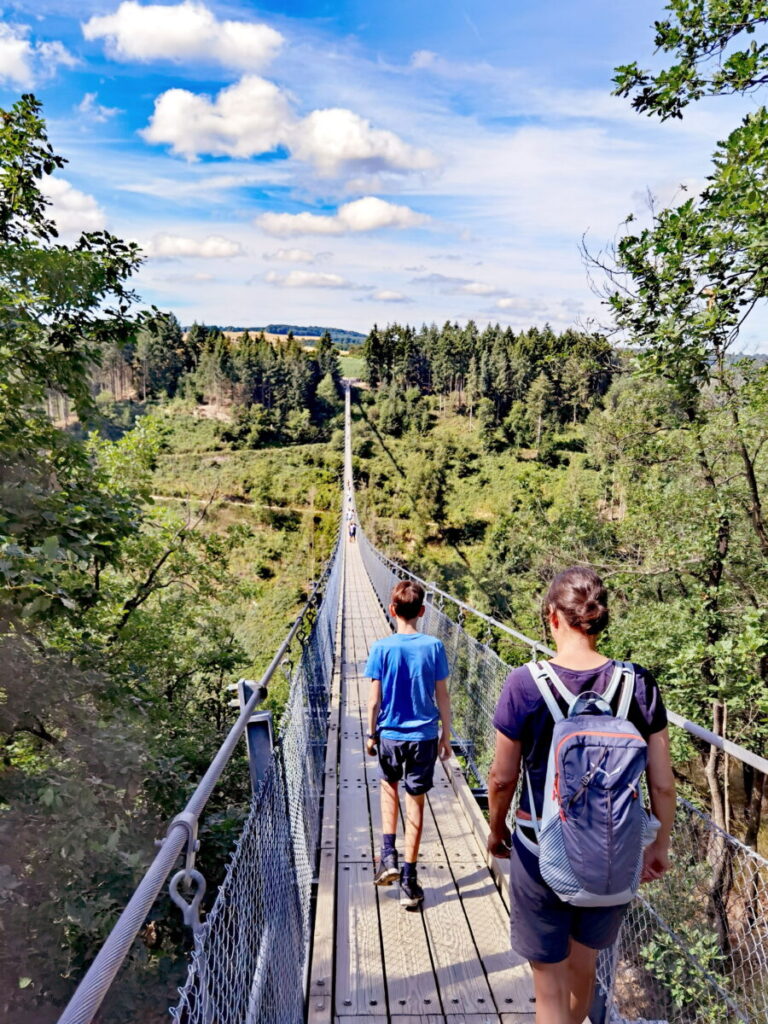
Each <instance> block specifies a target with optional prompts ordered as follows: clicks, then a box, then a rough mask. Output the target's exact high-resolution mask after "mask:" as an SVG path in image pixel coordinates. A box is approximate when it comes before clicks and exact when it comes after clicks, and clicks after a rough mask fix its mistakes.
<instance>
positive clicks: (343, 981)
mask: <svg viewBox="0 0 768 1024" xmlns="http://www.w3.org/2000/svg"><path fill="white" fill-rule="evenodd" d="M336 914H337V921H338V925H337V934H336V990H335V1000H336V1006H335V1011H336V1013H337V1015H339V1016H342V1017H344V1018H347V1017H348V1016H355V1015H359V1014H372V1015H376V1014H380V1013H382V1011H383V1012H384V1013H385V1014H386V1001H385V994H384V964H383V961H382V955H381V942H380V939H379V918H378V912H377V907H376V898H375V889H374V886H373V867H372V866H371V865H370V864H339V870H338V889H337V908H336Z"/></svg>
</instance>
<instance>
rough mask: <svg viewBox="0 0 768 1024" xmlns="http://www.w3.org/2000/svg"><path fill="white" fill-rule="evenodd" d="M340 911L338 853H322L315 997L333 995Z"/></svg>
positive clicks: (311, 981) (311, 978)
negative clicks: (336, 914)
mask: <svg viewBox="0 0 768 1024" xmlns="http://www.w3.org/2000/svg"><path fill="white" fill-rule="evenodd" d="M335 910H336V851H335V850H321V851H320V877H319V881H318V886H317V902H316V904H315V930H314V938H313V944H312V970H311V972H310V976H309V991H310V1003H311V1002H312V999H311V996H313V995H314V996H324V995H330V994H331V990H332V988H333V960H334V949H335V927H334V918H335Z"/></svg>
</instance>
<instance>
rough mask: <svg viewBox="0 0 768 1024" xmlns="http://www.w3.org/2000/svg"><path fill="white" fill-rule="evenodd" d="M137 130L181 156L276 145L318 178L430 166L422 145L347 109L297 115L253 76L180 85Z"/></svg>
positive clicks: (242, 152) (253, 151) (432, 161)
mask: <svg viewBox="0 0 768 1024" xmlns="http://www.w3.org/2000/svg"><path fill="white" fill-rule="evenodd" d="M141 135H142V136H143V138H144V139H145V140H146V141H147V142H149V143H155V144H168V145H170V147H171V152H173V153H176V154H177V155H179V156H185V157H187V158H188V159H195V158H196V157H198V156H200V155H201V154H203V153H206V154H209V155H211V156H231V157H252V156H256V155H258V154H260V153H268V152H270V151H271V150H274V149H277V148H278V147H279V146H284V147H286V148H287V149H288V150H289V151H290V152H291V154H292V155H293V156H294V157H296V159H298V160H301V161H304V162H305V163H311V164H312V165H313V167H314V169H315V171H316V173H317V174H319V175H320V176H322V177H334V176H337V175H339V174H341V173H342V172H346V171H350V170H352V169H354V170H357V171H360V170H362V171H365V172H367V173H368V174H369V175H371V174H373V173H374V172H380V171H387V172H389V173H392V174H405V173H409V172H412V171H426V170H429V169H431V168H435V167H436V166H437V160H436V158H435V156H434V155H433V154H432V153H431V152H430V151H429V150H427V149H418V148H417V147H415V146H410V145H409V144H408V143H407V142H404V141H403V140H402V139H401V138H400V137H399V136H398V135H395V133H394V132H390V131H386V130H384V129H381V128H374V127H373V126H372V125H371V123H370V122H369V121H367V120H366V119H365V118H363V117H360V116H359V115H357V114H355V113H353V112H352V111H351V110H345V109H343V108H339V107H334V108H332V109H328V110H315V111H313V112H312V113H311V114H309V115H308V116H307V117H305V118H301V119H299V118H298V117H297V115H296V114H295V112H294V110H293V108H292V106H291V104H290V102H289V100H288V97H287V95H286V94H285V93H284V92H283V91H282V90H281V89H280V88H279V87H278V86H277V85H275V84H274V83H273V82H269V81H267V80H266V79H264V78H260V77H259V76H258V75H245V76H244V77H243V78H242V79H241V80H240V81H239V82H235V83H234V84H233V85H230V86H227V87H226V88H225V89H222V90H221V92H219V93H218V95H217V96H216V97H215V98H214V99H211V98H210V97H209V96H206V95H204V94H198V93H193V92H190V91H189V90H188V89H169V90H167V91H166V92H164V93H161V95H160V96H158V97H157V99H156V100H155V110H154V113H153V114H152V117H151V118H150V120H149V124H148V125H147V127H146V128H145V129H144V130H143V131H142V132H141ZM358 180H361V179H358Z"/></svg>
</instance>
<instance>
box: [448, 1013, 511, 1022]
mask: <svg viewBox="0 0 768 1024" xmlns="http://www.w3.org/2000/svg"><path fill="white" fill-rule="evenodd" d="M445 1020H446V1024H499V1015H498V1013H449V1014H447V1015H446V1018H445Z"/></svg>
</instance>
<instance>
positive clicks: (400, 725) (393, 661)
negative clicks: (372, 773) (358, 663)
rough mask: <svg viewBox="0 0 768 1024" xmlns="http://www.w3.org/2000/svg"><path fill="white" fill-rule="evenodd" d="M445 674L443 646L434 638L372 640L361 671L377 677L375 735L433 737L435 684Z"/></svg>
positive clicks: (421, 635)
mask: <svg viewBox="0 0 768 1024" xmlns="http://www.w3.org/2000/svg"><path fill="white" fill-rule="evenodd" d="M448 673H449V668H448V658H447V657H446V655H445V648H444V647H443V642H442V640H438V639H437V637H434V636H428V635H427V634H425V633H393V634H392V635H391V636H388V637H385V638H384V639H383V640H376V641H375V642H374V644H373V646H372V647H371V651H370V654H369V655H368V661H367V662H366V665H365V672H364V673H363V674H364V675H365V676H367V677H368V678H369V679H379V680H381V707H380V708H379V717H378V718H377V719H376V728H377V730H378V732H379V734H380V735H381V736H383V737H384V738H385V739H389V740H434V739H437V723H438V721H439V719H440V715H439V713H438V710H437V705H436V704H435V683H436V682H437V680H438V679H445V678H446V677H447V676H448Z"/></svg>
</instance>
